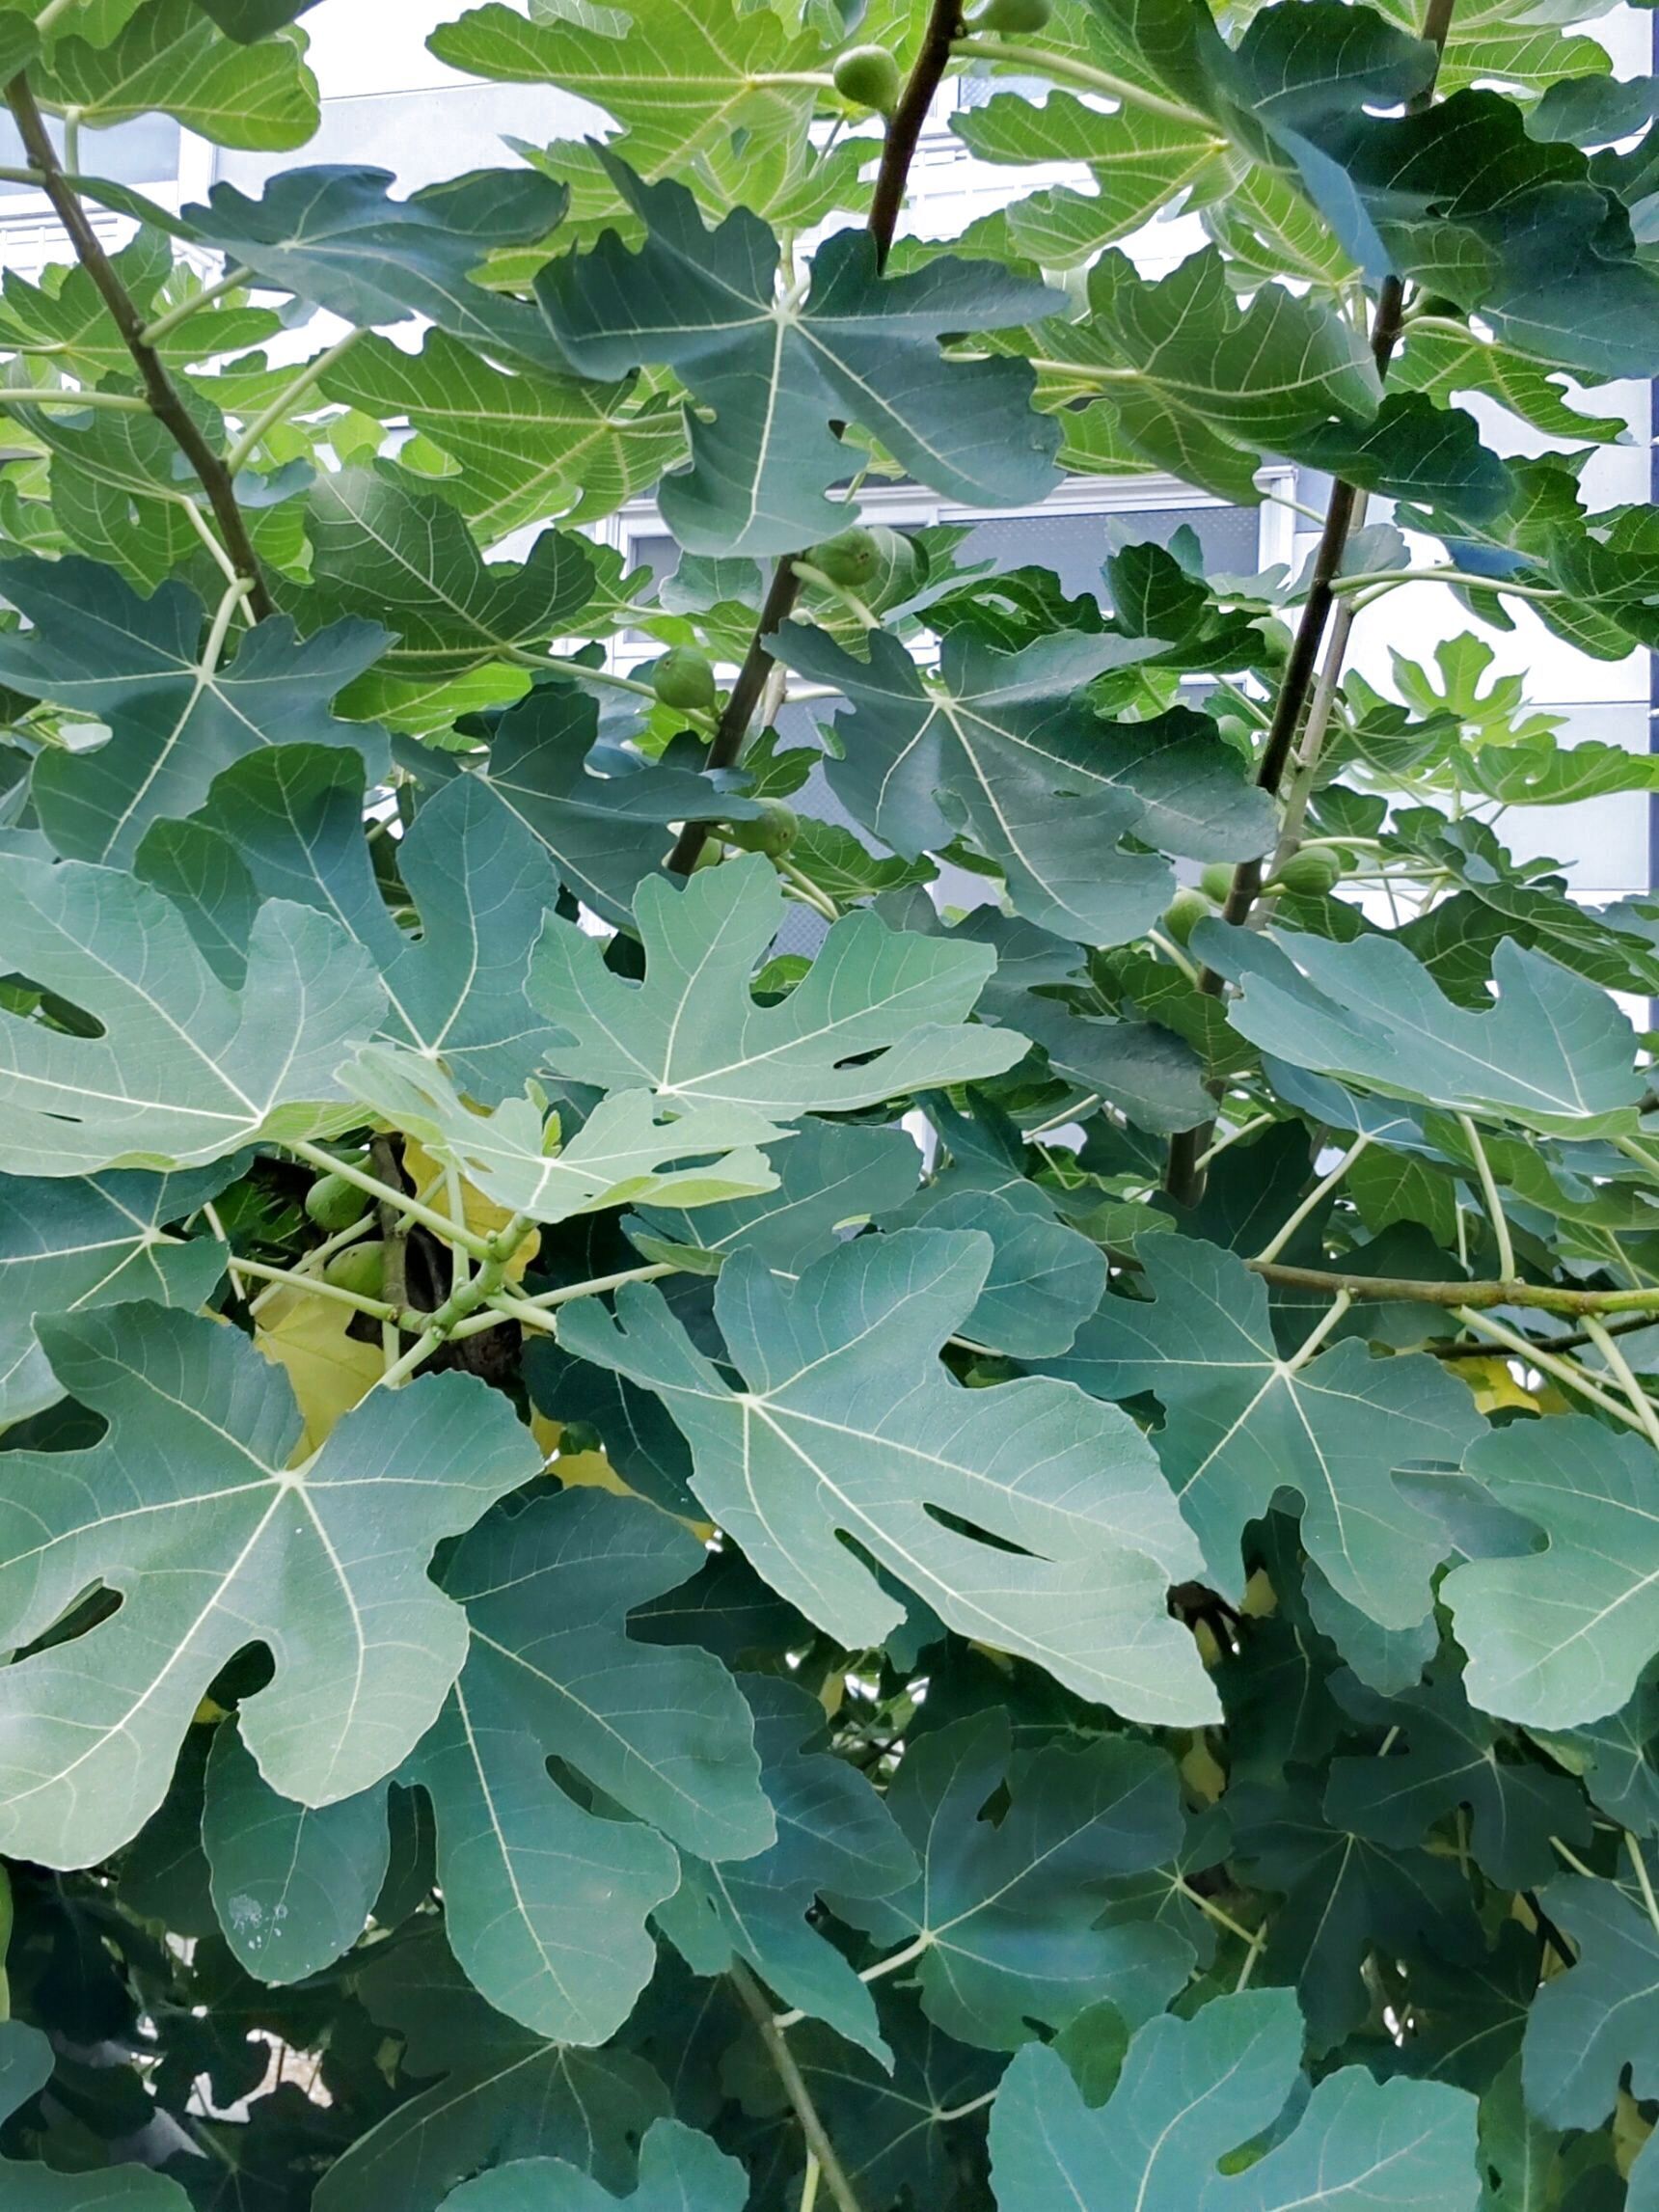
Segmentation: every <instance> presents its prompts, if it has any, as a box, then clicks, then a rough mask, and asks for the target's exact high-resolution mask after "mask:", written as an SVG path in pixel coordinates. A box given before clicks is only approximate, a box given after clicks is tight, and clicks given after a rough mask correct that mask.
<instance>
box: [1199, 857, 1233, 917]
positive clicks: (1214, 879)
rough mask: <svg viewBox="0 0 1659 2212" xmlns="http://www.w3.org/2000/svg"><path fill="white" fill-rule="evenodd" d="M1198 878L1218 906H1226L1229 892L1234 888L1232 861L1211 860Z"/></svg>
mask: <svg viewBox="0 0 1659 2212" xmlns="http://www.w3.org/2000/svg"><path fill="white" fill-rule="evenodd" d="M1198 880H1199V882H1200V883H1201V884H1202V885H1203V887H1204V888H1205V891H1206V892H1207V893H1208V895H1209V896H1210V898H1212V899H1213V900H1214V901H1215V903H1216V905H1217V906H1225V905H1226V904H1227V894H1228V892H1229V891H1230V890H1231V889H1232V888H1233V863H1232V861H1231V860H1211V861H1210V865H1209V867H1207V868H1206V869H1205V871H1204V873H1203V875H1201V876H1200V877H1199V879H1198Z"/></svg>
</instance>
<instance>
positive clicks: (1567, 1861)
mask: <svg viewBox="0 0 1659 2212" xmlns="http://www.w3.org/2000/svg"><path fill="white" fill-rule="evenodd" d="M1550 1848H1551V1849H1552V1850H1554V1851H1557V1852H1559V1853H1560V1855H1561V1858H1562V1860H1563V1863H1564V1865H1566V1866H1569V1867H1570V1868H1571V1869H1572V1871H1573V1872H1574V1873H1575V1874H1583V1876H1584V1877H1585V1879H1586V1880H1587V1881H1591V1882H1599V1881H1600V1880H1601V1879H1602V1877H1601V1875H1600V1874H1598V1873H1597V1872H1596V1871H1595V1869H1594V1868H1593V1867H1587V1866H1586V1865H1585V1863H1584V1861H1583V1860H1582V1859H1581V1858H1580V1857H1579V1856H1578V1853H1577V1852H1576V1851H1571V1850H1568V1848H1567V1846H1566V1845H1565V1844H1564V1843H1563V1842H1562V1840H1561V1838H1560V1837H1559V1836H1552V1837H1551V1838H1550Z"/></svg>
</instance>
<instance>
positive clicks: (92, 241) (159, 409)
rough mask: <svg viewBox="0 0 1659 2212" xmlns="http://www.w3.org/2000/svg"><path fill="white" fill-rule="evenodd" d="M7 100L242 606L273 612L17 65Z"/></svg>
mask: <svg viewBox="0 0 1659 2212" xmlns="http://www.w3.org/2000/svg"><path fill="white" fill-rule="evenodd" d="M6 101H7V105H8V106H9V107H10V108H11V110H12V113H13V115H14V118H15V119H16V123H17V129H18V132H19V134H20V136H21V138H22V141H23V150H24V152H25V153H27V155H28V156H29V163H30V166H31V167H32V168H34V169H38V170H39V171H40V172H41V189H42V191H43V192H44V193H45V195H46V197H47V199H48V200H50V202H51V203H52V206H53V209H54V211H55V213H56V215H57V218H58V220H59V222H60V223H62V225H63V226H64V229H65V230H66V231H67V232H68V236H69V243H70V244H71V245H72V246H73V247H74V250H75V259H77V260H78V261H79V262H80V264H81V266H82V268H83V269H85V271H86V272H87V275H88V276H89V277H90V278H91V279H92V282H93V285H94V287H95V289H96V291H97V293H98V295H99V297H100V298H101V299H102V301H103V303H104V306H105V307H106V308H107V309H108V310H109V314H110V318H111V320H112V321H113V322H114V324H115V326H116V328H117V330H118V331H120V333H121V335H122V339H123V340H124V341H125V342H126V349H127V351H128V352H129V353H130V354H131V355H132V358H133V360H134V362H135V363H136V364H137V367H138V372H139V374H140V376H141V377H142V378H143V379H144V387H145V391H146V394H147V395H148V397H149V401H150V411H151V412H152V413H153V414H154V416H155V418H156V420H157V421H158V422H159V423H161V424H162V426H163V428H164V429H165V430H166V431H167V432H168V434H169V436H170V437H171V438H172V439H173V442H174V444H175V445H176V446H177V448H178V450H179V451H180V452H181V453H182V454H183V455H184V457H185V459H186V460H187V461H188V462H189V463H190V466H191V467H192V468H193V469H194V470H195V472H196V474H197V476H198V478H200V479H201V483H202V488H203V490H204V492H205V493H206V494H207V504H208V505H210V506H211V507H212V509H213V515H214V519H215V520H216V521H217V523H218V525H219V530H220V533H221V535H222V536H223V538H224V540H225V548H226V551H227V552H228V553H229V555H230V557H231V565H232V566H233V567H234V569H235V571H236V574H237V575H238V576H242V577H245V578H246V579H247V583H248V604H249V606H250V608H251V609H252V610H253V613H254V615H255V618H256V619H257V620H259V621H263V619H264V618H265V616H266V615H267V614H271V613H272V612H273V607H272V601H271V595H270V592H269V590H268V588H267V587H266V585H265V579H264V572H263V570H262V569H261V568H260V566H259V557H258V554H257V553H256V552H255V551H254V542H253V539H252V538H251V537H250V536H249V535H248V525H247V520H246V518H245V516H244V515H243V513H242V510H241V507H240V506H239V505H237V503H236V493H235V488H234V486H233V485H232V483H231V471H230V470H229V469H228V468H227V467H226V465H225V463H224V461H223V459H222V458H221V457H220V455H219V454H217V453H216V452H215V451H213V449H212V447H211V446H210V445H209V444H208V443H207V440H206V438H205V437H204V434H203V432H202V428H201V425H200V424H199V423H197V421H196V418H195V417H194V416H193V415H192V414H191V412H190V410H189V408H188V407H187V406H186V405H185V403H184V400H183V397H182V396H181V395H180V393H179V391H178V388H177V385H176V384H175V383H174V381H173V379H172V377H171V376H170V375H169V374H168V372H167V369H166V367H165V365H164V364H163V362H162V359H161V356H160V355H159V354H158V353H157V352H156V350H155V348H154V347H153V346H152V345H151V344H150V342H149V341H148V340H147V339H146V337H145V334H144V317H143V315H142V314H140V313H139V311H138V307H137V305H136V303H135V302H134V300H133V297H132V294H131V293H130V292H129V291H128V290H127V288H126V287H125V285H123V284H122V281H121V278H120V277H119V276H118V275H117V274H116V270H115V266H114V263H113V262H112V261H111V260H110V258H109V256H108V255H107V254H106V253H105V252H104V249H103V243H102V241H101V240H100V238H99V237H98V234H97V232H95V230H94V229H93V226H92V224H91V222H90V221H89V219H88V216H87V211H86V209H85V208H84V207H83V206H82V205H81V202H80V197H79V195H78V194H77V193H76V191H75V189H74V187H73V185H71V184H70V182H69V180H68V178H67V177H66V176H65V174H64V172H63V169H62V168H61V167H60V165H59V162H58V156H57V151H56V149H55V148H54V147H53V145H52V141H51V139H50V137H49V136H48V134H47V130H46V124H45V121H44V118H43V117H42V116H41V110H40V107H39V104H38V103H37V101H36V98H35V95H34V93H33V91H32V90H31V89H30V85H29V79H28V76H27V73H26V72H24V71H21V70H19V72H18V73H17V75H16V76H14V78H13V79H12V81H11V83H10V84H9V85H8V86H7V88H6Z"/></svg>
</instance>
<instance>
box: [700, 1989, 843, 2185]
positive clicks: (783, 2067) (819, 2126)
mask: <svg viewBox="0 0 1659 2212" xmlns="http://www.w3.org/2000/svg"><path fill="white" fill-rule="evenodd" d="M726 1973H727V1975H728V1977H729V1978H730V1980H731V1984H732V1987H733V1988H734V1989H735V1990H736V1991H737V1993H738V1995H739V1997H741V1998H742V2000H743V2002H744V2004H745V2006H746V2007H748V2013H749V2016H750V2018H751V2019H752V2020H753V2021H754V2024H755V2026H756V2027H757V2028H758V2029H759V2030H760V2039H761V2041H762V2042H763V2043H764V2044H765V2045H766V2054H767V2057H768V2058H769V2059H770V2060H771V2061H772V2063H773V2066H774V2068H775V2071H776V2074H777V2078H778V2080H779V2081H780V2082H781V2083H782V2085H783V2093H784V2095H785V2096H787V2097H788V2099H789V2101H790V2103H791V2105H792V2106H793V2107H794V2108H795V2116H796V2118H797V2119H798V2120H799V2121H800V2122H801V2132H802V2135H803V2136H804V2137H805V2139H806V2149H807V2153H808V2155H809V2156H810V2157H813V2158H815V2159H816V2160H817V2161H818V2163H819V2165H820V2166H821V2167H822V2168H823V2170H824V2179H825V2182H826V2183H827V2184H828V2186H829V2194H830V2196H831V2197H832V2198H834V2200H835V2204H836V2206H837V2212H862V2207H861V2205H860V2204H859V2202H858V2199H857V2195H856V2194H855V2192H854V2189H853V2184H852V2183H851V2182H850V2181H849V2180H848V2178H847V2173H846V2169H845V2168H844V2167H843V2166H842V2164H841V2161H840V2159H839V2158H838V2157H837V2156H836V2155H835V2145H834V2144H832V2143H831V2142H830V2140H829V2130H828V2129H827V2128H826V2127H825V2125H824V2120H823V2117H822V2116H821V2114H820V2113H819V2110H818V2107H817V2106H816V2105H815V2104H814V2103H813V2101H812V2091H811V2090H810V2089H808V2088H807V2086H806V2078H805V2076H804V2075H803V2074H802V2071H801V2068H800V2067H799V2066H798V2065H797V2064H796V2062H795V2054H794V2052H793V2051H792V2050H791V2049H790V2048H789V2044H788V2041H787V2039H786V2038H785V2036H784V2035H783V2034H782V2032H781V2031H780V2030H779V2028H778V2026H777V2023H776V2021H775V2020H774V2018H773V2016H772V2007H771V2005H770V2004H769V2003H768V2002H767V1996H766V1992H765V1990H764V1989H762V1988H761V1986H760V1983H759V1982H758V1981H756V1980H755V1978H754V1976H753V1975H752V1974H751V1973H750V1972H749V1970H748V1967H747V1966H746V1965H745V1964H744V1962H743V1960H742V1959H741V1958H734V1959H733V1960H732V1962H731V1964H730V1966H728V1967H727V1968H726Z"/></svg>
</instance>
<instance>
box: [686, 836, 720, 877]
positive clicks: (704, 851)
mask: <svg viewBox="0 0 1659 2212" xmlns="http://www.w3.org/2000/svg"><path fill="white" fill-rule="evenodd" d="M724 859H725V845H724V843H723V841H722V840H721V838H720V837H705V838H704V839H703V841H702V843H701V844H700V845H699V846H698V847H697V857H696V859H695V860H694V861H693V862H692V873H693V875H695V874H696V873H697V872H698V870H699V869H701V868H718V867H719V866H720V864H721V861H722V860H724Z"/></svg>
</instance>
